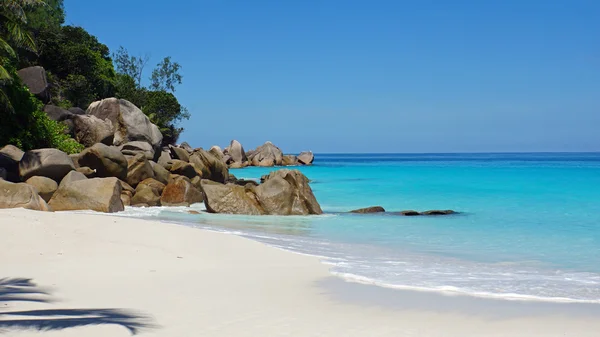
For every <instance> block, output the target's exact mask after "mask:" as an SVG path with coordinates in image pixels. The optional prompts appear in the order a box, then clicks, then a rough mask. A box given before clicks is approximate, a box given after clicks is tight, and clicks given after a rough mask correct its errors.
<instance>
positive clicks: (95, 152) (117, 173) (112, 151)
mask: <svg viewBox="0 0 600 337" xmlns="http://www.w3.org/2000/svg"><path fill="white" fill-rule="evenodd" d="M77 161H78V162H79V166H82V167H89V168H91V169H93V170H96V175H97V176H98V177H101V178H102V177H116V178H119V179H121V180H125V179H126V178H127V166H128V163H127V159H126V158H125V156H124V155H123V154H122V153H121V152H120V151H119V149H118V148H117V147H115V146H107V145H105V144H101V143H98V144H95V145H94V146H92V147H89V148H87V149H85V150H83V151H82V152H81V154H80V155H79V158H78V160H77Z"/></svg>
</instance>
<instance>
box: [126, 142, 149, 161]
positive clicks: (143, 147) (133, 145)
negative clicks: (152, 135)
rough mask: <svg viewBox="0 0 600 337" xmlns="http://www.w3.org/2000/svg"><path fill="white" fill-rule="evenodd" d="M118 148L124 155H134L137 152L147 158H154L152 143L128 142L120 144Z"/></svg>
mask: <svg viewBox="0 0 600 337" xmlns="http://www.w3.org/2000/svg"><path fill="white" fill-rule="evenodd" d="M119 149H120V150H121V153H123V154H124V155H126V156H135V155H138V154H143V155H144V157H146V159H148V160H153V159H154V154H155V151H154V148H153V147H152V145H150V144H148V143H146V142H138V141H136V142H129V143H126V144H123V145H121V146H120V147H119Z"/></svg>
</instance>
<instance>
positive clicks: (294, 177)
mask: <svg viewBox="0 0 600 337" xmlns="http://www.w3.org/2000/svg"><path fill="white" fill-rule="evenodd" d="M256 193H257V195H258V199H259V200H260V204H261V205H262V206H263V208H264V209H265V211H266V212H267V214H277V215H308V214H323V211H322V210H321V206H320V205H319V203H318V202H317V199H316V198H315V196H314V194H313V192H312V189H311V188H310V186H309V184H308V178H306V176H305V175H303V174H302V173H301V172H300V171H298V170H287V169H283V170H278V171H275V172H271V173H270V174H269V176H268V177H267V178H266V179H265V182H264V183H262V184H261V185H259V186H258V187H257V188H256Z"/></svg>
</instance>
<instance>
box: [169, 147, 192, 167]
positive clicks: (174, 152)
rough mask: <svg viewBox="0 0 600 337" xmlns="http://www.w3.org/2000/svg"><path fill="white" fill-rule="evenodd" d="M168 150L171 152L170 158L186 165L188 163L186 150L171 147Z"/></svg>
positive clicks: (188, 157) (188, 156)
mask: <svg viewBox="0 0 600 337" xmlns="http://www.w3.org/2000/svg"><path fill="white" fill-rule="evenodd" d="M169 150H170V151H171V158H173V159H177V160H181V161H184V162H186V163H189V162H190V154H189V153H188V152H187V150H185V149H182V148H180V147H176V146H173V145H169Z"/></svg>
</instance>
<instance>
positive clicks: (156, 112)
mask: <svg viewBox="0 0 600 337" xmlns="http://www.w3.org/2000/svg"><path fill="white" fill-rule="evenodd" d="M64 22H65V10H64V5H63V0H3V1H1V2H0V146H3V145H6V144H13V145H16V146H18V147H19V148H21V149H23V150H30V149H35V148H47V147H53V148H57V149H60V150H62V151H64V152H67V153H76V152H79V151H81V150H82V149H83V146H82V145H80V144H79V143H78V142H77V141H75V140H74V139H72V138H71V137H70V136H69V134H68V131H67V130H66V128H65V126H64V124H63V123H61V122H57V121H53V120H51V119H49V118H48V116H47V115H46V113H45V112H44V104H52V105H56V106H58V107H61V108H65V109H67V108H72V107H78V108H81V109H84V110H85V109H87V107H88V105H89V104H90V103H91V102H94V101H97V100H101V99H104V98H109V97H115V96H116V97H119V98H123V99H126V100H128V101H130V102H132V103H134V104H135V105H137V106H138V107H140V108H141V109H142V111H143V112H144V114H146V115H147V116H148V117H149V118H150V120H151V121H152V122H153V123H154V124H156V125H157V126H158V127H159V128H160V131H161V132H162V133H164V137H163V143H164V144H171V143H175V142H176V140H177V138H178V136H179V134H180V133H181V131H182V130H183V129H182V128H181V127H179V126H178V123H179V122H180V121H181V120H183V119H187V118H189V113H188V112H187V110H186V109H185V107H183V106H181V104H180V103H179V101H178V100H177V98H176V97H175V95H174V91H175V87H176V86H177V85H178V84H181V80H182V76H181V75H180V73H179V72H180V69H181V66H180V65H179V64H178V63H177V62H173V61H172V60H171V58H170V57H166V58H165V59H163V60H162V61H161V62H160V63H159V64H158V65H157V66H156V69H154V70H153V71H152V76H149V78H148V82H149V83H150V84H149V86H148V88H146V87H144V86H143V85H142V82H143V80H142V74H143V68H144V66H145V64H146V63H147V62H148V58H145V59H142V58H139V60H140V61H142V64H139V63H135V64H128V62H127V61H131V60H134V61H138V58H131V57H130V56H129V54H128V53H127V51H126V50H125V49H124V48H121V49H119V51H117V53H115V54H114V55H113V54H111V51H110V50H109V48H108V47H107V46H106V45H104V44H103V43H101V42H100V41H99V40H98V39H97V38H96V37H95V36H93V35H91V34H90V33H88V32H87V31H86V30H85V29H83V28H81V27H74V26H69V25H64ZM113 56H114V59H113ZM124 58H128V60H125V59H124ZM34 66H40V67H43V68H44V69H45V80H44V81H47V86H48V88H47V93H45V95H44V97H40V96H39V95H37V97H36V95H34V94H32V92H30V91H29V90H28V88H27V87H26V86H25V85H24V83H23V82H22V81H21V79H20V78H19V76H18V74H17V70H19V69H23V68H27V67H34ZM124 66H126V67H124ZM132 66H133V67H132ZM127 67H128V68H127Z"/></svg>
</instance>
